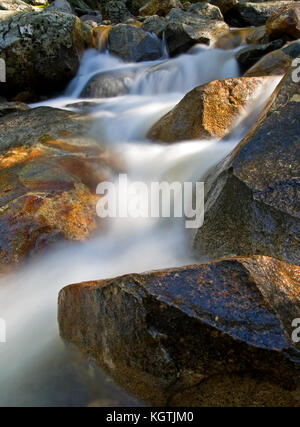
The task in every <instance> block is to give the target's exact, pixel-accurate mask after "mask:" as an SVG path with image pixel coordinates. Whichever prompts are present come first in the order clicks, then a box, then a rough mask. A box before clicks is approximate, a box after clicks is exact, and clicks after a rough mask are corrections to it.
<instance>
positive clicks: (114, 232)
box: [0, 45, 279, 406]
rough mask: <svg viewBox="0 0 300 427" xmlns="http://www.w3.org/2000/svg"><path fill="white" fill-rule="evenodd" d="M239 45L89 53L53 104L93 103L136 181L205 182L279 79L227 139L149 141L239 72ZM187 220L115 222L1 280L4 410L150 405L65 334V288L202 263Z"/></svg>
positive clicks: (98, 121)
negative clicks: (183, 103)
mask: <svg viewBox="0 0 300 427" xmlns="http://www.w3.org/2000/svg"><path fill="white" fill-rule="evenodd" d="M235 52H236V51H235V50H219V49H213V48H208V47H206V46H201V45H198V46H195V47H194V48H193V49H192V50H191V51H190V52H189V53H188V54H184V55H181V56H179V57H178V58H174V59H167V58H165V56H164V57H162V59H161V60H159V61H154V62H147V63H141V64H125V63H123V62H122V61H121V60H119V59H116V58H113V57H111V56H110V55H109V54H107V53H98V52H96V51H88V52H86V54H85V56H84V57H83V60H82V64H81V67H80V69H79V71H78V75H77V76H76V78H75V79H74V80H73V81H72V82H71V83H70V85H69V87H68V88H67V89H66V91H65V93H64V94H63V95H62V96H60V97H58V98H56V99H51V100H48V101H46V102H43V103H40V104H35V105H32V106H31V107H32V108H36V107H38V106H41V105H48V106H52V107H57V108H65V109H69V110H71V111H76V110H77V108H78V107H77V106H76V103H78V102H84V101H86V102H89V103H92V104H91V105H92V106H91V107H89V114H90V115H91V116H92V118H93V124H92V126H91V129H90V131H89V135H88V136H89V137H92V138H94V139H96V140H98V141H99V143H101V144H102V145H103V144H107V145H108V146H109V147H110V148H111V149H112V150H113V151H114V153H115V155H116V156H119V157H120V158H121V159H122V161H123V162H124V164H125V165H126V171H127V174H128V177H129V179H130V180H134V181H137V180H139V181H143V182H148V183H149V182H152V181H162V180H166V181H179V182H185V181H192V182H195V181H202V180H205V176H206V174H207V172H208V171H209V170H210V169H211V168H212V167H213V166H215V165H216V164H217V163H218V162H219V161H220V160H222V159H223V158H224V157H225V156H227V155H228V154H229V153H230V152H231V151H232V149H233V148H234V147H235V146H236V145H237V144H238V142H239V141H240V140H241V139H242V138H243V136H244V135H245V134H246V133H247V131H248V130H249V128H250V127H251V126H252V124H253V123H254V121H255V120H256V118H257V116H258V114H259V113H260V111H261V110H262V108H263V106H264V105H265V103H266V101H267V99H268V97H269V96H270V94H271V93H272V91H273V90H274V88H275V87H276V85H277V84H278V81H279V79H278V78H275V77H274V78H271V79H270V80H269V82H268V84H266V85H265V86H264V89H263V90H262V91H261V92H260V93H257V94H256V96H255V97H254V99H253V102H251V104H250V105H249V106H248V108H247V110H245V112H244V114H243V115H242V116H241V117H240V119H239V120H238V121H237V123H236V126H235V128H234V129H233V131H232V132H231V134H230V135H229V136H227V137H226V139H224V140H219V141H218V140H210V141H192V142H191V141H189V142H181V143H175V144H170V145H166V144H165V145H163V144H158V143H154V142H150V141H147V139H146V136H145V135H146V134H147V131H148V130H149V129H150V127H151V126H152V125H153V124H154V123H155V122H156V121H157V120H158V119H159V118H160V117H162V116H163V115H164V114H166V113H167V112H168V111H170V110H171V109H172V108H173V107H174V106H175V105H176V104H177V103H178V102H179V101H180V100H181V99H182V98H183V96H184V95H185V94H186V93H187V92H189V91H190V90H191V89H193V88H194V87H196V86H199V85H201V84H204V83H206V82H209V81H212V80H216V79H220V78H227V77H238V76H239V67H238V64H237V62H236V60H235ZM129 68H130V70H132V69H133V70H134V78H132V77H122V78H125V79H126V81H125V84H126V87H127V88H128V93H127V94H125V95H124V94H123V95H120V96H115V97H111V98H101V99H99V98H97V99H81V98H80V94H81V93H82V90H83V89H84V88H85V86H86V84H87V82H88V81H89V80H90V79H91V77H93V76H94V75H96V74H99V73H106V74H107V73H117V72H119V71H125V73H123V74H122V75H124V74H125V75H126V70H127V69H129ZM189 245H190V236H189V233H187V231H186V230H185V229H184V226H183V222H182V220H178V221H174V220H172V219H166V218H163V219H138V220H137V219H128V218H127V219H126V218H123V219H122V218H120V219H114V220H111V221H110V224H109V229H108V231H107V232H106V233H104V234H103V235H101V236H98V237H94V238H92V239H90V240H89V241H86V242H85V243H84V244H74V243H72V244H62V245H60V246H56V248H55V250H53V251H52V252H50V253H47V254H46V255H44V256H42V257H40V258H38V259H36V260H32V261H30V262H29V263H28V264H27V265H26V266H24V267H22V269H20V270H19V271H17V272H16V273H14V274H12V275H10V276H6V277H5V278H2V279H1V283H0V314H1V318H3V319H5V321H6V325H7V331H6V334H7V342H6V343H5V344H1V345H0V406H6V405H8V406H16V405H22V406H87V405H91V406H93V405H94V404H97V405H108V406H139V405H142V403H141V402H139V401H138V399H136V398H135V397H132V396H128V395H127V394H126V393H125V392H123V391H122V390H121V389H120V388H119V387H118V386H117V385H116V384H114V383H113V382H112V381H111V380H110V379H109V378H108V377H107V376H106V375H105V374H104V373H103V372H101V371H100V369H99V368H97V367H95V366H93V365H92V364H87V363H86V362H84V361H83V360H81V357H80V356H79V355H78V353H77V352H76V351H74V352H73V351H71V350H70V349H69V348H67V347H66V346H65V344H64V343H63V342H62V341H61V339H60V338H59V332H58V325H57V296H58V292H59V290H60V289H61V288H62V287H64V286H66V285H68V284H70V283H78V282H81V281H87V280H93V279H102V278H109V277H114V276H118V275H121V274H125V273H132V272H137V273H138V272H143V271H147V270H152V269H160V268H167V267H175V266H182V265H187V264H191V263H194V262H195V259H194V258H192V256H191V255H189V254H190V251H189Z"/></svg>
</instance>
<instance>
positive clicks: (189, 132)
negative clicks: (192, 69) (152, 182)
mask: <svg viewBox="0 0 300 427" xmlns="http://www.w3.org/2000/svg"><path fill="white" fill-rule="evenodd" d="M264 82H265V79H264V78H248V79H247V78H234V79H223V80H216V81H213V82H210V83H207V84H205V85H203V86H199V87H197V88H195V89H193V90H192V91H191V92H189V93H188V94H187V95H186V96H185V97H184V98H183V100H182V101H180V103H179V104H178V105H177V106H176V107H175V108H174V109H173V110H172V111H170V112H169V113H167V114H166V115H165V116H164V117H163V118H161V119H160V120H159V121H158V122H157V123H156V124H155V125H154V126H153V127H152V128H151V129H150V131H149V133H148V138H150V139H152V140H154V141H163V142H176V141H183V140H190V139H211V138H222V137H224V136H225V135H226V134H227V133H228V132H229V131H230V130H231V128H232V126H233V125H234V124H235V122H236V120H237V119H238V117H239V116H240V115H241V113H242V111H244V108H245V106H246V105H247V104H248V102H249V101H250V100H252V99H253V95H254V94H255V92H256V91H257V90H258V89H259V88H261V87H262V85H263V83H264Z"/></svg>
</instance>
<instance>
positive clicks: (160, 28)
mask: <svg viewBox="0 0 300 427" xmlns="http://www.w3.org/2000/svg"><path fill="white" fill-rule="evenodd" d="M166 28H167V24H166V21H165V20H164V19H163V18H161V17H160V16H158V15H154V16H149V17H147V18H146V19H145V21H144V22H143V25H142V29H143V30H144V31H147V32H148V33H153V34H155V35H156V36H157V37H162V35H163V33H164V31H166Z"/></svg>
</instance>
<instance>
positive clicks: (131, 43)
mask: <svg viewBox="0 0 300 427" xmlns="http://www.w3.org/2000/svg"><path fill="white" fill-rule="evenodd" d="M108 47H109V51H110V53H111V54H113V55H116V56H119V57H120V58H121V59H123V60H124V61H134V62H141V61H154V60H155V59H159V58H160V57H161V56H162V50H161V45H160V43H159V41H158V40H157V39H155V38H154V37H152V36H151V35H150V34H148V33H146V31H143V30H142V29H141V28H136V27H133V26H131V25H125V24H119V25H115V26H114V27H113V28H112V29H111V30H110V32H109V35H108Z"/></svg>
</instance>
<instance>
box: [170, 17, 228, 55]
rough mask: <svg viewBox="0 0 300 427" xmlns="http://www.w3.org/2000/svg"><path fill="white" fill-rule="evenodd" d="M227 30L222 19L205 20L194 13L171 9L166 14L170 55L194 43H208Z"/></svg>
mask: <svg viewBox="0 0 300 427" xmlns="http://www.w3.org/2000/svg"><path fill="white" fill-rule="evenodd" d="M228 32H229V27H228V25H227V24H225V22H224V21H220V20H213V19H209V20H207V19H205V18H203V17H201V16H199V15H197V14H196V13H190V12H185V11H182V10H180V9H172V11H171V12H170V13H169V15H168V16H167V30H166V33H165V34H166V41H167V45H168V49H169V53H170V55H171V56H174V55H177V54H180V53H184V52H186V51H187V50H188V49H189V48H190V47H192V46H193V45H194V44H196V43H203V44H207V45H210V44H212V43H213V42H214V41H215V40H217V39H219V38H220V37H222V36H223V35H225V34H226V33H228Z"/></svg>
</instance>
